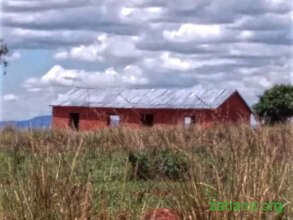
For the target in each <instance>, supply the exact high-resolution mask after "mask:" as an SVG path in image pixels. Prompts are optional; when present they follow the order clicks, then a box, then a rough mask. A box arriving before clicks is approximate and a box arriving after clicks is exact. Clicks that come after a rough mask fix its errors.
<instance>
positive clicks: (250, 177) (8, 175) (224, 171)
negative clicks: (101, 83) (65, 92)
mask: <svg viewBox="0 0 293 220" xmlns="http://www.w3.org/2000/svg"><path fill="white" fill-rule="evenodd" d="M292 143H293V128H292V127H291V126H289V125H278V126H274V127H262V128H259V129H257V130H255V131H253V130H251V129H249V128H248V127H246V126H245V125H239V126H237V127H236V126H221V127H215V128H213V129H209V130H202V129H199V128H193V129H187V130H182V129H179V128H170V129H160V128H152V129H141V130H129V129H125V128H118V129H104V130H101V131H97V132H84V133H76V132H71V131H50V130H45V131H33V132H29V131H18V130H14V129H12V128H6V129H4V130H3V131H2V132H0V219H9V220H10V219H57V220H58V219H65V220H66V219H68V220H71V219H80V220H81V219H142V217H143V216H144V214H145V213H146V212H147V211H148V210H150V209H154V208H158V207H168V208H171V209H173V210H175V212H176V213H178V215H179V216H180V218H182V219H241V218H242V219H266V218H268V217H271V214H270V213H263V212H255V213H245V212H241V213H237V212H214V213H211V212H208V209H209V202H210V201H224V200H228V201H239V202H241V201H244V202H246V201H247V202H263V201H281V202H282V203H283V204H284V210H283V212H282V213H281V214H280V215H277V216H274V218H275V219H282V218H283V219H285V218H286V217H288V216H292V205H291V203H292V202H293V199H292V198H293V187H292V182H293V172H292V171H293V169H292V155H293V154H292V152H293V151H292V150H293V148H292ZM130 152H132V153H135V154H136V155H144V156H145V157H146V159H143V160H142V163H145V164H143V165H145V166H146V167H147V169H149V172H150V173H151V175H150V177H151V178H148V179H146V180H143V179H140V178H139V176H137V175H136V174H137V170H136V169H140V166H138V165H139V164H136V165H137V166H136V167H133V164H131V162H130V161H129V155H130ZM182 155H184V157H186V158H187V159H186V161H187V163H188V170H187V171H186V172H184V175H183V177H182V178H181V177H180V178H179V177H178V179H174V178H168V175H165V174H166V173H167V174H170V173H174V170H175V171H176V169H178V167H177V165H178V163H181V162H180V161H182ZM164 161H165V162H164ZM178 161H179V162H178ZM143 169H145V167H144V168H143ZM166 169H167V172H166ZM162 171H164V172H162Z"/></svg>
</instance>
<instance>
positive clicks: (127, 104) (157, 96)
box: [52, 88, 236, 109]
mask: <svg viewBox="0 0 293 220" xmlns="http://www.w3.org/2000/svg"><path fill="white" fill-rule="evenodd" d="M235 91H236V90H229V89H202V88H188V89H85V88H74V89H72V90H70V91H69V92H68V93H66V94H64V95H59V96H58V99H57V100H56V101H55V102H53V103H52V105H53V106H88V107H111V108H176V109H213V108H217V107H218V106H219V105H221V104H222V103H223V102H224V101H225V100H226V99H228V98H229V97H230V96H231V95H232V94H233V93H234V92H235Z"/></svg>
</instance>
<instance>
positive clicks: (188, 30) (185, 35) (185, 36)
mask: <svg viewBox="0 0 293 220" xmlns="http://www.w3.org/2000/svg"><path fill="white" fill-rule="evenodd" d="M220 35H221V27H220V26H219V25H197V24H182V25H181V26H180V28H179V29H178V30H171V31H169V30H165V31H163V36H164V38H166V39H167V40H170V41H178V42H186V41H193V40H202V39H214V38H218V37H219V36H220Z"/></svg>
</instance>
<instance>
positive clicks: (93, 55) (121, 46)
mask: <svg viewBox="0 0 293 220" xmlns="http://www.w3.org/2000/svg"><path fill="white" fill-rule="evenodd" d="M135 41H136V38H135V37H134V36H132V37H131V38H130V37H125V36H115V35H111V36H110V35H107V34H100V35H99V36H98V37H97V40H96V41H95V42H94V43H93V44H90V45H87V46H85V45H80V46H77V47H72V48H71V49H70V50H59V51H57V52H56V53H55V54H54V58H55V59H76V60H81V61H87V62H97V61H99V62H104V61H106V60H107V58H109V57H110V58H112V59H115V58H116V59H123V58H129V57H133V58H134V57H137V56H140V55H141V52H140V51H139V50H137V49H136V48H135Z"/></svg>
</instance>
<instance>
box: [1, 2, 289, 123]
mask: <svg viewBox="0 0 293 220" xmlns="http://www.w3.org/2000/svg"><path fill="white" fill-rule="evenodd" d="M0 3H1V7H0V10H1V11H0V21H1V23H0V27H1V28H0V34H1V35H0V39H2V40H3V41H4V42H5V43H6V44H7V45H8V48H9V50H10V53H9V54H8V55H7V56H6V59H7V60H8V62H9V66H8V68H7V74H6V75H3V74H1V76H0V80H1V88H0V91H1V92H0V95H1V106H0V120H24V119H29V118H32V117H35V116H39V115H48V114H51V107H50V106H49V105H50V103H52V101H54V100H55V99H56V97H57V96H58V94H63V93H64V92H66V91H68V90H70V89H71V88H72V87H76V86H80V87H91V88H117V87H118V88H189V87H196V86H201V87H206V88H229V89H237V90H238V91H239V92H240V94H241V95H242V96H243V97H244V99H245V100H246V101H247V103H248V104H249V105H253V104H254V103H256V102H257V100H258V97H259V96H260V95H261V94H262V93H263V92H264V91H265V90H266V89H269V88H271V87H272V86H274V85H276V84H280V83H286V84H291V83H292V82H293V73H292V63H293V58H292V53H293V47H292V42H293V32H292V24H293V10H292V9H293V3H291V1H289V0H241V1H236V0H225V1H224V0H180V1H179V0H46V1H43V0H0Z"/></svg>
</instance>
